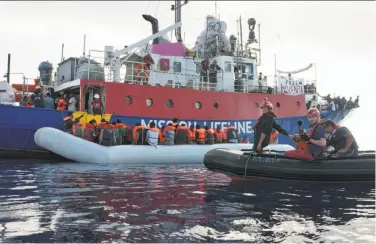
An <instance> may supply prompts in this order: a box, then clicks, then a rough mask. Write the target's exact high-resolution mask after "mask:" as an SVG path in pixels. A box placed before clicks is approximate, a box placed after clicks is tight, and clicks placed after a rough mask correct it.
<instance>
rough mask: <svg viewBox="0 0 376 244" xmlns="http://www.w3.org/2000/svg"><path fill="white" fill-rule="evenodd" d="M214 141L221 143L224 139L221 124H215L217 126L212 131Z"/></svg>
mask: <svg viewBox="0 0 376 244" xmlns="http://www.w3.org/2000/svg"><path fill="white" fill-rule="evenodd" d="M214 137H215V139H214V143H223V142H225V140H226V137H225V132H224V131H223V130H222V127H221V125H217V128H216V129H215V131H214Z"/></svg>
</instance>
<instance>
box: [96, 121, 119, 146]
mask: <svg viewBox="0 0 376 244" xmlns="http://www.w3.org/2000/svg"><path fill="white" fill-rule="evenodd" d="M99 144H100V145H102V146H114V145H116V137H115V126H114V125H112V124H110V123H108V122H107V123H106V124H105V125H104V126H103V129H102V130H101V132H100V134H99Z"/></svg>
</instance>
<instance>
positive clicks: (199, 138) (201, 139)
mask: <svg viewBox="0 0 376 244" xmlns="http://www.w3.org/2000/svg"><path fill="white" fill-rule="evenodd" d="M205 134H206V131H205V129H201V127H200V125H199V124H197V125H196V133H195V141H196V144H198V145H203V144H205V142H206V135H205Z"/></svg>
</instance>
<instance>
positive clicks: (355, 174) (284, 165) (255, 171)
mask: <svg viewBox="0 0 376 244" xmlns="http://www.w3.org/2000/svg"><path fill="white" fill-rule="evenodd" d="M282 153H283V152H278V151H270V153H269V154H262V155H261V154H254V153H253V152H252V151H250V150H242V151H237V150H227V149H214V150H211V151H209V152H208V153H206V154H205V156H204V165H205V167H206V168H207V169H209V170H212V171H215V172H221V173H224V174H226V175H229V176H238V177H242V178H253V177H266V178H278V179H291V180H310V181H374V180H375V151H364V152H359V156H358V157H355V158H331V159H322V160H316V161H302V160H298V159H292V158H286V157H284V156H283V154H282Z"/></svg>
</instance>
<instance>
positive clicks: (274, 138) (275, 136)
mask: <svg viewBox="0 0 376 244" xmlns="http://www.w3.org/2000/svg"><path fill="white" fill-rule="evenodd" d="M269 144H278V131H277V130H276V129H274V128H273V130H272V135H271V136H270V143H269Z"/></svg>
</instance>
